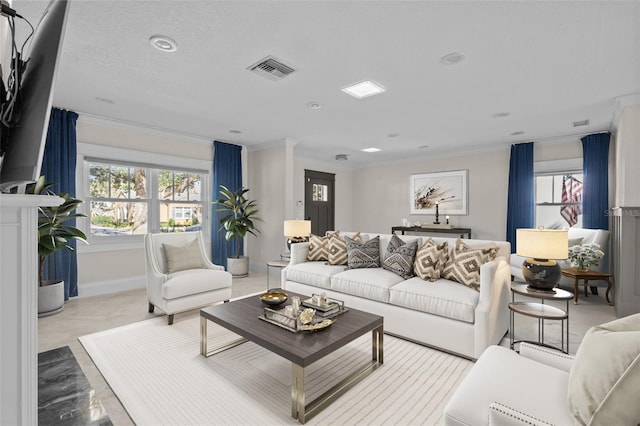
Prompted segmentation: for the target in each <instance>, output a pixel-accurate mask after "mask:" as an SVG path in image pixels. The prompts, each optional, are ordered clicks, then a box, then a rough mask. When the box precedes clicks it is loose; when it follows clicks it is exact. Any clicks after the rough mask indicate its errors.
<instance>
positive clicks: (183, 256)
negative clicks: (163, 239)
mask: <svg viewBox="0 0 640 426" xmlns="http://www.w3.org/2000/svg"><path fill="white" fill-rule="evenodd" d="M162 248H163V249H164V258H165V261H166V264H167V273H168V274H172V273H174V272H178V271H184V270H185V269H198V268H202V256H201V255H200V247H198V240H197V239H195V240H193V241H191V242H190V243H188V244H187V245H186V246H173V245H170V244H163V245H162Z"/></svg>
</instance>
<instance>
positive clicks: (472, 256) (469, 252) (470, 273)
mask: <svg viewBox="0 0 640 426" xmlns="http://www.w3.org/2000/svg"><path fill="white" fill-rule="evenodd" d="M497 253H498V248H497V247H491V248H481V249H470V248H469V246H467V245H466V244H465V243H464V242H462V240H460V239H459V238H458V240H456V245H455V247H454V248H453V250H452V251H451V256H450V257H449V260H448V261H447V264H446V265H445V267H444V270H443V271H442V278H446V279H448V280H452V281H457V282H459V283H460V284H464V285H466V286H468V287H471V288H473V289H474V290H477V291H480V267H481V266H482V264H483V263H486V262H489V261H491V260H493V259H495V258H496V255H497Z"/></svg>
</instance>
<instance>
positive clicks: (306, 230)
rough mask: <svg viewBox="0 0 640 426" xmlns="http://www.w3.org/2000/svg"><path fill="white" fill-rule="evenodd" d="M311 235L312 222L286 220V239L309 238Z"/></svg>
mask: <svg viewBox="0 0 640 426" xmlns="http://www.w3.org/2000/svg"><path fill="white" fill-rule="evenodd" d="M310 234H311V221H310V220H285V221H284V236H285V237H308V236H309V235H310Z"/></svg>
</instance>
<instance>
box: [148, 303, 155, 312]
mask: <svg viewBox="0 0 640 426" xmlns="http://www.w3.org/2000/svg"><path fill="white" fill-rule="evenodd" d="M154 309H155V306H153V303H151V302H149V313H150V314H152V313H153V310H154Z"/></svg>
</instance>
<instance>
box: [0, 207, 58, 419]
mask: <svg viewBox="0 0 640 426" xmlns="http://www.w3.org/2000/svg"><path fill="white" fill-rule="evenodd" d="M63 201H64V200H63V199H62V198H59V197H53V196H46V195H15V194H0V273H1V277H2V282H0V342H2V345H1V349H0V424H2V425H34V426H35V425H37V424H38V322H37V321H38V300H37V299H38V284H37V283H38V229H37V226H38V207H39V206H57V205H60V204H62V202H63Z"/></svg>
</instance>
